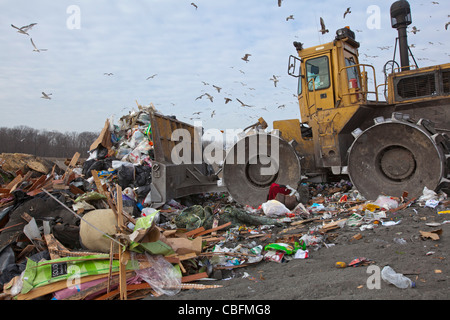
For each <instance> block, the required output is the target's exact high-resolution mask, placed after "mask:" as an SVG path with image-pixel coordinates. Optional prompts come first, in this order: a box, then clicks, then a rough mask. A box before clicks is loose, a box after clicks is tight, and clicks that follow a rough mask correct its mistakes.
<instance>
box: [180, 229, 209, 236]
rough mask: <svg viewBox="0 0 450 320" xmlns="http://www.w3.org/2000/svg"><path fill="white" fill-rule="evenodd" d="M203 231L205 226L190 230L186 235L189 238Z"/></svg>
mask: <svg viewBox="0 0 450 320" xmlns="http://www.w3.org/2000/svg"><path fill="white" fill-rule="evenodd" d="M203 231H205V228H204V227H200V228H197V229H194V230H191V231H188V232H186V233H185V234H184V235H185V236H186V237H188V238H189V237H192V236H194V235H195V234H196V233H200V232H203Z"/></svg>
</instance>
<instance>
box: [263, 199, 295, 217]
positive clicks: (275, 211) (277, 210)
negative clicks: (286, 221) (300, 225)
mask: <svg viewBox="0 0 450 320" xmlns="http://www.w3.org/2000/svg"><path fill="white" fill-rule="evenodd" d="M261 208H262V210H263V212H264V214H265V215H267V216H281V215H284V214H286V213H289V212H291V211H290V210H289V209H288V208H286V206H285V205H284V204H282V203H281V202H280V201H277V200H269V201H267V202H265V203H263V204H262V206H261Z"/></svg>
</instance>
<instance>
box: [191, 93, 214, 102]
mask: <svg viewBox="0 0 450 320" xmlns="http://www.w3.org/2000/svg"><path fill="white" fill-rule="evenodd" d="M203 96H206V97H207V98H208V99H209V100H211V102H213V99H214V97H213V96H211V95H210V94H209V93H204V94H202V95H201V96H198V97H197V98H195V100H198V99H201V98H203Z"/></svg>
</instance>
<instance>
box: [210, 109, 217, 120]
mask: <svg viewBox="0 0 450 320" xmlns="http://www.w3.org/2000/svg"><path fill="white" fill-rule="evenodd" d="M215 114H216V110H213V112H212V113H211V118H212V117H214V115H215Z"/></svg>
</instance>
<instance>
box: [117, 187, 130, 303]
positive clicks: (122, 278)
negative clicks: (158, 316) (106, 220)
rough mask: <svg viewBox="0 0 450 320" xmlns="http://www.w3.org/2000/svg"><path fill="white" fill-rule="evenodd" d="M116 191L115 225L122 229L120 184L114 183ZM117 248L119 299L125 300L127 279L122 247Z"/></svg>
mask: <svg viewBox="0 0 450 320" xmlns="http://www.w3.org/2000/svg"><path fill="white" fill-rule="evenodd" d="M116 191H117V200H116V201H117V226H118V227H119V229H120V230H122V228H123V226H124V224H123V215H122V209H123V203H122V187H121V186H120V185H116ZM118 249H119V262H120V263H119V292H120V300H127V280H126V269H125V267H126V264H125V263H123V262H124V261H123V255H124V253H123V252H122V248H120V247H119V248H118Z"/></svg>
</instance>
